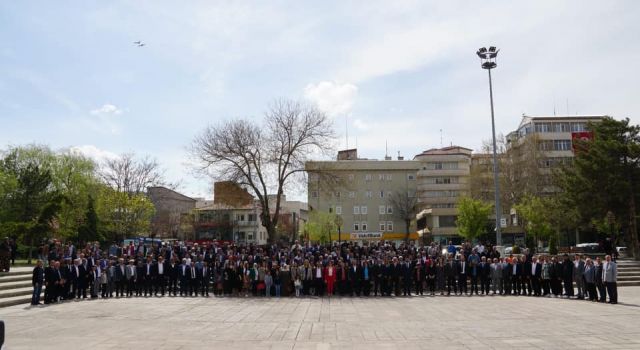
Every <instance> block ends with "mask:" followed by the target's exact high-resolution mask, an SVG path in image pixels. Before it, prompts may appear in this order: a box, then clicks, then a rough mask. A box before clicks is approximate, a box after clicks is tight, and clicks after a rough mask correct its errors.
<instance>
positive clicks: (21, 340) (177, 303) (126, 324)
mask: <svg viewBox="0 0 640 350" xmlns="http://www.w3.org/2000/svg"><path fill="white" fill-rule="evenodd" d="M620 300H621V302H622V303H620V304H618V305H609V304H597V303H591V302H586V301H577V300H566V299H553V298H552V299H547V298H533V297H500V296H498V297H435V298H432V297H412V298H332V299H328V298H325V299H294V298H285V299H252V298H249V299H235V298H215V297H210V298H208V299H205V298H200V297H198V298H195V297H194V298H180V297H178V298H173V297H165V298H135V299H122V300H120V299H110V300H86V301H78V302H67V303H64V304H60V305H51V306H46V307H45V306H42V307H36V308H29V307H25V306H14V307H9V308H5V309H0V319H2V320H4V321H5V323H6V329H7V334H6V344H7V347H6V348H7V349H71V348H79V347H80V345H82V347H83V348H85V349H122V348H125V347H126V348H128V349H152V348H153V349H261V350H266V349H363V350H364V349H367V350H369V349H403V350H409V349H445V348H451V349H465V348H467V349H474V350H479V349H539V348H543V349H569V348H578V349H605V348H606V349H640V327H639V326H638V324H639V323H638V322H639V321H640V288H637V287H627V288H620Z"/></svg>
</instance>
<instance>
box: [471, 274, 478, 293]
mask: <svg viewBox="0 0 640 350" xmlns="http://www.w3.org/2000/svg"><path fill="white" fill-rule="evenodd" d="M473 293H476V295H478V276H473V275H471V293H470V294H473Z"/></svg>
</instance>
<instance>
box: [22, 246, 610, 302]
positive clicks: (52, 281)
mask: <svg viewBox="0 0 640 350" xmlns="http://www.w3.org/2000/svg"><path fill="white" fill-rule="evenodd" d="M46 250H47V252H46V253H47V256H46V258H47V259H46V260H45V259H43V260H45V261H43V260H39V261H38V264H37V266H36V267H35V268H34V270H33V286H34V294H33V299H32V304H33V305H38V304H39V303H40V294H41V290H42V288H43V287H44V303H45V304H49V303H55V302H60V301H63V300H73V299H85V298H88V297H89V298H99V297H100V298H113V297H115V298H125V297H127V298H128V297H135V296H137V297H141V296H145V297H150V296H165V295H167V296H204V297H208V296H209V295H210V293H211V294H212V295H215V296H219V297H231V296H235V297H249V296H260V297H272V296H273V297H285V296H295V297H307V296H313V297H322V296H327V297H332V296H362V297H370V296H382V297H388V296H406V297H409V296H423V295H431V296H434V295H451V294H452V293H453V295H468V296H472V295H527V296H535V297H556V298H561V297H564V298H575V299H588V300H591V301H594V302H596V301H598V302H606V301H607V295H608V298H609V299H608V302H609V303H613V304H615V303H617V287H616V280H617V266H616V263H615V262H614V261H613V260H612V259H611V256H610V255H607V256H606V257H605V259H604V260H603V261H601V258H600V257H598V258H596V259H595V260H592V259H590V258H588V257H587V258H586V259H583V257H582V256H580V255H579V254H576V255H575V256H574V257H573V259H570V257H569V256H568V255H566V254H565V255H560V256H549V255H538V256H536V255H533V254H530V253H528V252H527V251H526V250H525V252H524V254H518V255H509V256H500V253H499V252H498V251H496V250H495V249H494V247H492V246H485V245H483V244H478V245H476V246H472V245H471V244H469V243H465V244H463V245H462V247H461V248H460V249H458V248H456V246H454V245H452V244H451V243H450V244H449V245H448V246H441V245H438V244H435V243H432V244H430V245H426V246H422V245H415V244H414V243H411V244H408V245H405V244H397V245H396V244H394V243H390V242H384V241H382V242H372V243H367V244H364V245H359V244H356V243H352V242H349V243H342V244H337V243H335V242H334V244H330V245H319V244H308V243H307V244H300V243H299V242H298V241H296V242H295V244H293V245H291V246H281V245H280V246H276V245H273V246H254V245H247V246H245V245H235V244H221V245H218V244H211V245H198V244H194V245H192V246H187V245H184V244H179V243H177V242H176V243H174V244H160V245H151V246H148V245H144V244H135V243H134V242H130V243H129V244H128V245H124V244H120V245H118V244H115V243H114V244H112V245H111V246H109V247H105V249H102V248H101V247H100V245H99V244H97V243H94V244H87V245H84V246H83V247H81V248H77V247H75V246H74V245H73V244H72V243H67V244H60V243H55V244H51V246H50V247H48V248H47V249H46ZM43 258H44V256H43ZM45 264H46V265H47V266H46V267H45Z"/></svg>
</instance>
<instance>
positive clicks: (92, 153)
mask: <svg viewBox="0 0 640 350" xmlns="http://www.w3.org/2000/svg"><path fill="white" fill-rule="evenodd" d="M69 152H70V153H76V154H82V155H83V156H85V157H89V158H91V159H93V160H94V161H96V162H98V163H101V162H103V161H105V160H108V159H116V158H119V156H118V155H117V154H115V153H113V152H110V151H105V150H102V149H100V148H98V147H96V146H94V145H82V146H72V147H70V148H69Z"/></svg>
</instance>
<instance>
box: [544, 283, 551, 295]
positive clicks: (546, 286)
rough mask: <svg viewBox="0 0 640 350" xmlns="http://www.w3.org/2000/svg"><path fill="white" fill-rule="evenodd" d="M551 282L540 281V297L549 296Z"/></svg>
mask: <svg viewBox="0 0 640 350" xmlns="http://www.w3.org/2000/svg"><path fill="white" fill-rule="evenodd" d="M550 282H551V280H542V295H549V293H550V288H549V287H550V285H551V283H550Z"/></svg>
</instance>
